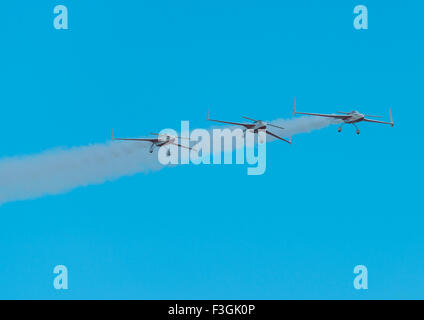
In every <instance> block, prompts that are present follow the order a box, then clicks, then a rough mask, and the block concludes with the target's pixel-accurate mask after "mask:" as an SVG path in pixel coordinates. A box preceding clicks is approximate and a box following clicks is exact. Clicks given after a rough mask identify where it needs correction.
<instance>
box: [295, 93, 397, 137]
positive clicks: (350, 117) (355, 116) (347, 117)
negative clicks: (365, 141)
mask: <svg viewBox="0 0 424 320" xmlns="http://www.w3.org/2000/svg"><path fill="white" fill-rule="evenodd" d="M337 113H340V114H322V113H306V112H297V111H296V98H295V99H294V106H293V115H296V114H305V115H310V116H318V117H328V118H333V119H339V120H342V121H343V123H342V124H341V126H340V127H339V128H338V129H337V131H338V132H341V131H342V127H343V125H344V124H345V123H348V124H352V125H353V126H354V127H355V128H356V133H357V134H360V133H361V131H359V129H358V127H357V126H356V124H355V123H358V122H361V121H365V122H374V123H383V124H390V125H391V126H392V127H393V126H394V123H393V116H392V110H390V109H389V113H390V122H385V121H377V120H372V119H367V118H366V117H369V118H382V117H381V116H373V115H369V114H362V113H359V112H358V111H351V112H342V111H337Z"/></svg>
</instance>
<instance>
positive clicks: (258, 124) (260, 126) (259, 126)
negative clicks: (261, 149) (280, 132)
mask: <svg viewBox="0 0 424 320" xmlns="http://www.w3.org/2000/svg"><path fill="white" fill-rule="evenodd" d="M242 118H244V119H247V120H250V121H253V123H240V122H229V121H222V120H214V119H210V118H209V111H208V115H207V116H206V120H208V121H215V122H220V123H227V124H234V125H237V126H243V127H245V129H244V130H243V134H244V135H245V134H246V131H247V130H249V131H253V133H258V131H259V130H265V132H266V133H267V134H269V135H270V136H273V137H274V138H277V139H280V140H283V141H285V142H287V143H290V144H291V138H290V139H289V140H286V139H284V138H281V137H279V136H277V135H275V134H273V133H272V132H270V131H268V127H274V128H278V129H284V128H283V127H279V126H276V125H274V124H271V123H267V122H265V121H262V120H255V119H252V118H248V117H242Z"/></svg>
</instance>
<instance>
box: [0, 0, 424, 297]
mask: <svg viewBox="0 0 424 320" xmlns="http://www.w3.org/2000/svg"><path fill="white" fill-rule="evenodd" d="M57 4H64V5H67V7H68V10H69V30H55V29H54V28H53V18H54V15H53V8H54V6H55V5H57ZM358 4H364V5H367V7H368V10H369V29H368V30H366V31H357V30H355V29H354V28H353V18H354V15H353V8H354V7H355V6H356V5H358ZM0 6H1V10H0V36H1V39H2V48H3V49H2V50H1V53H0V57H1V59H0V70H1V73H0V85H1V94H0V106H1V111H2V114H1V117H0V136H1V137H2V139H1V143H0V158H4V157H8V156H15V155H26V154H36V153H39V152H41V151H43V150H48V149H52V148H57V147H72V146H84V145H88V144H91V143H103V142H106V141H107V140H108V139H109V134H110V128H111V127H113V128H116V130H117V131H119V134H120V135H122V136H142V135H146V134H148V133H149V132H151V131H156V130H158V129H162V128H176V129H178V128H179V125H180V121H181V120H190V125H191V126H192V128H193V127H200V128H207V127H208V126H209V124H208V123H206V121H205V114H206V111H207V110H208V109H211V110H213V113H214V114H215V115H219V116H220V117H221V118H224V119H229V120H236V121H238V120H240V116H242V115H246V116H250V117H259V118H264V119H276V118H281V117H284V118H289V117H291V108H292V103H293V98H294V97H296V98H297V107H298V110H299V111H308V112H334V111H338V110H339V109H341V110H343V111H350V110H354V109H358V110H360V111H363V112H365V113H368V114H381V115H384V116H385V117H387V116H388V108H391V109H392V111H393V116H394V120H395V127H394V128H390V127H389V126H385V125H373V124H360V128H361V130H362V132H361V135H359V136H357V135H356V134H355V132H354V129H353V128H350V127H348V126H346V127H345V128H344V131H343V132H342V133H340V134H339V133H337V129H336V126H330V127H328V128H325V129H322V130H319V131H314V132H312V133H310V134H302V135H297V136H295V137H293V145H292V146H289V145H287V144H285V143H278V142H273V143H270V144H269V145H268V146H267V171H266V173H265V174H264V175H262V176H247V175H246V167H245V166H241V165H227V166H224V165H221V166H219V165H217V166H207V165H203V166H202V165H200V166H195V165H186V166H179V167H175V168H166V169H164V170H161V171H158V172H155V173H150V174H138V175H134V176H131V177H124V178H121V179H119V180H117V181H114V182H110V183H105V184H101V185H96V186H88V187H83V188H78V189H75V190H73V191H71V192H69V193H66V194H63V195H58V196H46V197H43V198H39V199H36V200H31V201H21V202H13V203H7V204H5V205H3V206H1V207H0V253H1V254H0V298H3V299H4V298H8V299H18V298H24V299H33V298H36V299H44V298H49V299H50V298H52V299H89V298H97V299H110V298H117V299H194V298H197V299H286V298H293V299H327V298H331V299H373V298H382V299H392V298H402V299H403V298H412V299H414V298H422V292H423V290H424V271H423V270H424V253H423V252H424V236H423V234H422V226H423V224H424V217H423V205H422V200H421V196H422V188H421V185H422V178H423V169H422V160H423V153H422V147H421V146H422V137H423V134H422V119H421V117H420V115H421V109H422V107H423V98H422V87H423V71H424V70H423V69H424V68H423V67H424V64H423V61H422V57H423V53H424V52H423V51H424V50H423V45H422V41H421V39H422V34H423V31H424V28H423V25H422V11H423V9H424V7H423V5H422V4H419V3H418V2H417V1H406V2H404V3H400V2H398V1H384V2H381V1H320V2H319V3H317V2H315V1H231V2H228V1H201V2H199V1H178V2H175V1H155V2H146V1H137V2H135V1H131V2H130V1H128V2H120V3H118V2H117V3H115V4H112V3H110V2H105V1H94V0H93V1H89V2H88V3H87V1H62V2H57V1H39V2H37V3H33V2H30V1H27V2H19V3H12V2H9V3H8V4H5V3H3V4H1V5H0ZM59 264H64V265H66V266H67V268H68V271H69V290H67V291H57V290H55V289H54V288H53V279H54V274H53V268H54V266H55V265H59ZM359 264H363V265H366V266H367V268H368V272H369V275H368V278H369V279H368V280H369V284H368V286H369V289H368V290H367V291H357V290H355V289H354V288H353V279H354V274H353V268H354V266H356V265H359Z"/></svg>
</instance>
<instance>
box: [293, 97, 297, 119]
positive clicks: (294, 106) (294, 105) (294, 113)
mask: <svg viewBox="0 0 424 320" xmlns="http://www.w3.org/2000/svg"><path fill="white" fill-rule="evenodd" d="M293 115H296V97H294V104H293Z"/></svg>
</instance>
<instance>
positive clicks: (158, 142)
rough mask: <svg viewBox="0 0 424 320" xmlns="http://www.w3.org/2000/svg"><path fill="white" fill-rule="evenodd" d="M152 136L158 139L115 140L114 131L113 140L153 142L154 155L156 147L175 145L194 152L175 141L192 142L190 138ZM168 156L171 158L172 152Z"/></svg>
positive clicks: (163, 135) (162, 135) (151, 148)
mask: <svg viewBox="0 0 424 320" xmlns="http://www.w3.org/2000/svg"><path fill="white" fill-rule="evenodd" d="M150 134H151V135H156V136H158V137H157V138H139V139H134V138H115V137H114V135H113V129H112V140H124V141H145V142H151V143H152V145H151V146H150V149H149V152H150V153H152V152H153V150H154V148H155V147H158V148H160V147H162V146H165V145H167V144H173V145H175V146H178V147H180V148H185V149H189V150H192V149H193V148H191V147H186V146H182V145H181V144H178V143H176V142H175V141H176V140H177V139H185V140H190V139H189V138H183V137H174V136H171V135H169V134H161V133H150ZM167 155H168V156H170V155H171V151H170V150H168V152H167Z"/></svg>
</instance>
